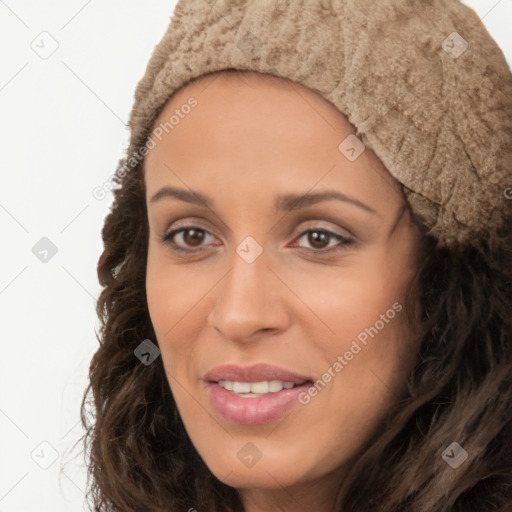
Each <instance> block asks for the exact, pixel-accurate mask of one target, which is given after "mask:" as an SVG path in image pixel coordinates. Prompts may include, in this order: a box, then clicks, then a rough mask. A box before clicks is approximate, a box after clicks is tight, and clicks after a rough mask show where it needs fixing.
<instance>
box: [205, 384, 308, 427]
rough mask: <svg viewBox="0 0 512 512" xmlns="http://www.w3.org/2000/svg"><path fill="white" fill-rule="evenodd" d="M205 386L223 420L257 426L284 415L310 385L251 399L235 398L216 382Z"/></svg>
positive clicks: (235, 396)
mask: <svg viewBox="0 0 512 512" xmlns="http://www.w3.org/2000/svg"><path fill="white" fill-rule="evenodd" d="M207 386H208V390H209V392H210V397H211V400H212V402H213V405H214V407H215V409H217V411H218V412H219V413H220V414H221V415H222V416H223V418H224V419H226V420H227V421H231V422H233V423H240V424H243V425H258V424H260V423H267V422H269V421H272V420H275V419H277V418H279V417H280V416H283V415H284V414H286V413H287V412H288V411H289V410H290V409H292V407H293V406H294V405H296V404H297V402H298V397H299V395H300V394H301V393H303V392H305V391H307V389H308V388H309V387H310V386H311V383H309V382H306V383H305V384H302V385H301V386H297V387H296V388H291V389H282V390H281V391H277V392H275V393H267V394H266V395H264V396H261V397H252V398H251V397H249V398H243V397H241V396H237V395H235V394H233V393H232V392H231V391H228V390H227V389H224V388H223V387H222V386H219V384H217V383H216V382H208V383H207Z"/></svg>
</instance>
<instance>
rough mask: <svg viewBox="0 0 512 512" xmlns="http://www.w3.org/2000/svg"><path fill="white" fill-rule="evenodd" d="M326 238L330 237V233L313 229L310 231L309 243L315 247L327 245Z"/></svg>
mask: <svg viewBox="0 0 512 512" xmlns="http://www.w3.org/2000/svg"><path fill="white" fill-rule="evenodd" d="M326 238H329V235H328V234H327V233H323V232H322V231H311V232H310V233H309V243H310V244H311V245H312V246H313V247H315V248H323V247H325V245H324V242H325V241H326ZM318 244H320V245H318Z"/></svg>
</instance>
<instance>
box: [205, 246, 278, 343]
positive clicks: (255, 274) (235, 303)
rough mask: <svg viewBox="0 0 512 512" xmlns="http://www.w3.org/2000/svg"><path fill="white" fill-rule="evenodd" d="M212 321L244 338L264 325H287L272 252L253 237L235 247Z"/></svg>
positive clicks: (228, 334)
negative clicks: (270, 259) (271, 265)
mask: <svg viewBox="0 0 512 512" xmlns="http://www.w3.org/2000/svg"><path fill="white" fill-rule="evenodd" d="M230 263H231V269H230V271H229V272H228V273H227V275H226V276H225V278H224V279H223V281H222V283H221V286H220V288H219V292H218V296H217V298H216V301H215V305H214V308H213V310H212V311H211V312H210V315H209V322H210V323H211V324H212V325H213V326H214V327H215V328H216V329H218V330H219V331H221V332H222V334H223V335H224V336H225V337H226V338H229V339H233V340H243V339H246V338H248V337H249V336H250V335H251V334H252V333H253V332H255V331H258V330H261V329H269V328H277V327H283V325H284V324H283V321H285V317H286V315H285V312H284V311H282V309H281V307H280V306H279V304H280V303H281V301H280V300H276V294H278V293H279V292H278V290H277V289H276V288H275V287H276V286H278V284H277V283H276V282H275V281H276V279H275V276H274V275H273V274H272V272H271V271H270V270H269V269H268V268H267V266H268V264H269V258H268V254H267V253H266V252H265V250H264V248H263V247H262V246H261V245H260V244H258V243H257V242H256V241H255V240H254V239H251V237H247V238H246V239H244V240H243V241H242V242H241V243H240V244H239V245H238V246H237V247H235V249H234V251H233V253H232V256H231V261H230Z"/></svg>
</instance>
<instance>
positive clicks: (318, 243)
mask: <svg viewBox="0 0 512 512" xmlns="http://www.w3.org/2000/svg"><path fill="white" fill-rule="evenodd" d="M304 237H306V241H307V243H309V244H310V245H311V246H312V247H313V249H309V248H307V247H306V250H310V251H312V252H324V253H325V252H332V251H338V250H341V249H343V248H344V247H346V246H348V245H351V244H353V243H354V240H353V239H351V238H348V237H344V236H342V235H338V234H337V233H333V232H332V231H329V230H327V229H320V228H311V229H308V230H306V231H303V232H302V233H301V234H300V235H299V237H297V240H300V239H301V238H304ZM333 239H334V240H338V247H335V248H334V249H327V250H326V247H329V243H330V242H331V241H332V240H333Z"/></svg>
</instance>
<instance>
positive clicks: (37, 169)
mask: <svg viewBox="0 0 512 512" xmlns="http://www.w3.org/2000/svg"><path fill="white" fill-rule="evenodd" d="M175 3H176V1H175V0H172V1H165V2H164V1H163V0H152V1H151V2H143V1H142V0H139V1H134V0H131V1H126V0H125V1H121V0H108V1H106V0H103V1H101V2H100V1H99V0H89V1H85V0H72V1H70V0H67V1H64V0H60V1H59V0H50V1H45V2H36V1H35V0H31V1H26V2H20V1H16V0H6V1H2V0H0V48H1V65H0V130H1V132H0V141H1V151H0V172H1V181H0V234H1V242H0V243H1V247H2V251H1V253H0V254H1V257H2V260H1V266H0V312H1V326H2V341H1V355H0V512H32V511H38V512H39V511H52V512H60V511H78V510H82V509H84V490H85V464H84V462H83V460H82V458H81V456H80V451H79V449H75V450H72V447H73V443H75V442H76V441H77V440H78V439H79V437H80V436H81V434H82V430H81V425H80V421H79V406H80V401H81V398H82V392H83V390H84V389H85V386H86V383H87V371H88V365H89V362H90V359H91V357H92V354H93V353H94V351H95V349H96V346H97V340H96V336H95V330H97V329H98V327H99V322H98V319H97V317H96V313H95V301H96V298H97V297H98V294H99V292H100V286H99V283H98V281H97V276H96V265H97V262H98V258H99V256H100V254H101V251H102V241H101V236H100V234H101V229H102V226H103V220H104V217H105V216H106V215H107V213H108V208H109V206H110V203H111V201H112V196H111V194H110V193H107V194H106V197H105V198H104V199H96V198H95V197H93V194H92V191H93V189H94V188H95V187H98V186H101V185H102V184H104V183H105V182H108V181H109V179H110V178H111V176H112V174H113V173H114V171H115V168H116V164H117V162H118V160H119V158H121V157H122V156H123V151H124V150H125V148H126V146H127V144H128V138H129V131H128V129H127V128H126V124H127V122H128V115H129V112H130V110H131V107H132V102H133V94H134V91H135V87H136V84H137V82H138V81H139V79H140V78H141V77H142V75H143V73H144V70H145V67H146V64H147V61H148V59H149V57H150V54H151V52H152V51H153V48H154V46H155V45H156V44H157V42H158V41H159V40H160V38H161V36H162V35H163V33H164V32H165V29H166V28H167V25H168V22H169V18H170V16H171V14H172V11H173V9H174V5H175ZM465 3H467V4H468V5H470V6H471V7H473V8H474V9H475V10H476V11H477V13H478V15H479V16H480V17H481V18H482V19H483V22H484V24H485V25H486V27H487V29H488V31H489V32H490V34H491V35H492V36H493V37H494V39H495V40H496V42H497V43H498V44H499V46H500V47H501V48H502V50H503V52H504V53H505V55H506V57H507V61H508V63H509V65H510V64H511V63H512V34H511V31H510V30H509V29H508V30H507V21H506V20H509V22H508V23H510V20H511V19H512V0H468V1H466V2H465ZM43 31H46V32H48V33H49V34H51V36H48V35H43V36H40V34H41V32H43ZM447 35H448V34H447ZM41 37H44V38H46V39H45V40H44V47H45V48H46V50H48V49H49V48H51V45H52V44H54V45H56V44H57V43H58V48H57V50H56V51H55V53H53V54H52V55H51V56H49V57H48V58H47V59H43V58H41V57H40V56H39V55H38V54H37V53H36V51H34V49H33V47H34V48H37V45H40V47H42V46H43V43H41V42H40V41H41ZM51 37H53V38H54V39H55V40H56V43H52V39H51ZM440 43H441V41H440ZM38 51H41V52H42V51H43V49H42V48H41V49H40V50H38ZM43 237H47V238H48V239H50V240H51V242H52V243H53V244H54V245H55V246H56V247H57V253H56V254H55V255H54V256H53V257H52V258H51V259H49V261H47V262H46V263H43V262H41V261H40V260H39V259H38V258H37V257H36V256H35V255H34V254H33V252H32V248H33V247H34V245H35V244H36V243H37V242H38V241H39V240H40V239H41V238H43ZM40 443H44V444H42V445H41V444H40ZM53 456H55V462H54V463H53V464H51V465H50V466H49V467H48V468H47V469H43V468H42V467H41V465H42V466H45V465H48V464H50V463H51V462H52V457H53Z"/></svg>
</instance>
